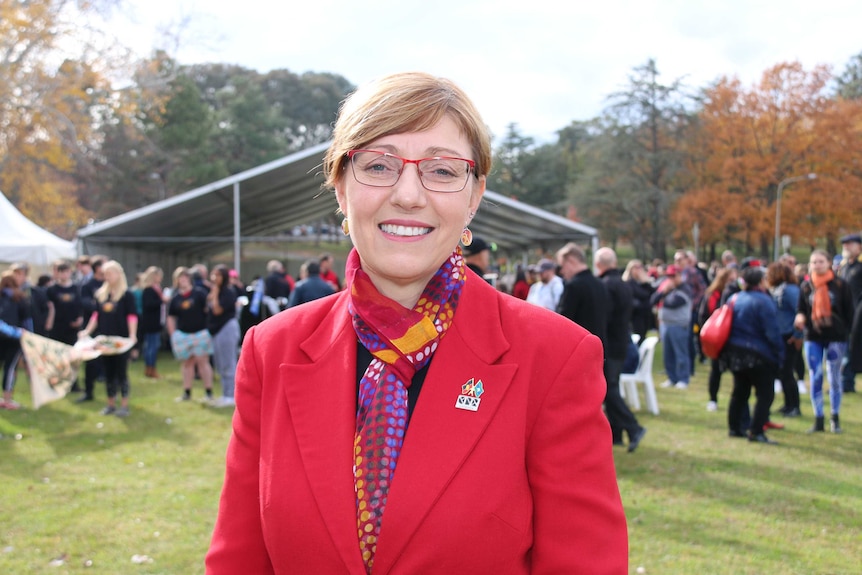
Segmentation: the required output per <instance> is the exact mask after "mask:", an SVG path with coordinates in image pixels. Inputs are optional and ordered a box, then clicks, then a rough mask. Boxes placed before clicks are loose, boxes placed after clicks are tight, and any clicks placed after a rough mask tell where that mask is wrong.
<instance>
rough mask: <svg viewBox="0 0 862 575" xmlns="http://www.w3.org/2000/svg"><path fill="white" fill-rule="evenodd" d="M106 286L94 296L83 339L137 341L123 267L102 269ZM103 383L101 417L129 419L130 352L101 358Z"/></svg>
mask: <svg viewBox="0 0 862 575" xmlns="http://www.w3.org/2000/svg"><path fill="white" fill-rule="evenodd" d="M102 271H103V272H104V274H105V282H104V283H103V284H102V286H101V287H100V288H99V289H97V290H96V293H95V294H94V297H95V300H96V306H97V307H96V311H94V312H93V315H91V316H90V321H89V322H88V323H87V327H85V328H84V330H83V332H82V335H87V336H89V335H93V334H98V335H109V336H110V335H112V336H118V337H127V338H131V339H132V340H133V341H136V340H137V333H138V313H137V306H136V305H135V296H134V295H133V294H132V292H130V291H129V284H128V282H127V280H126V273H125V272H124V271H123V266H121V265H120V264H119V262H116V261H114V260H110V261H107V262H105V263H104V264H103V265H102ZM102 361H103V364H104V369H105V382H106V383H107V387H108V405H107V406H106V407H105V408H104V409H103V410H102V414H104V415H111V414H113V415H116V416H117V417H126V416H128V415H129V374H128V367H129V352H128V351H127V352H125V353H121V354H117V355H103V356H102ZM117 392H119V393H120V396H121V403H120V407H119V409H118V408H117V404H116V397H117Z"/></svg>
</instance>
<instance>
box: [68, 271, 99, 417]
mask: <svg viewBox="0 0 862 575" xmlns="http://www.w3.org/2000/svg"><path fill="white" fill-rule="evenodd" d="M104 263H105V260H103V259H102V258H100V257H94V258H93V259H91V260H90V264H89V267H90V270H91V274H90V275H89V276H83V277H82V283H81V284H80V285H79V288H80V289H79V291H80V293H81V306H82V307H83V310H84V321H89V319H90V317H91V316H92V315H93V312H95V311H96V309H97V308H98V302H96V299H95V294H96V290H98V289H99V288H100V287H102V283H103V282H104V281H105V273H104V270H103V269H102V265H103V264H104ZM94 335H97V334H94ZM104 373H105V368H104V365H103V361H102V358H101V357H97V358H96V359H91V360H90V361H88V362H87V363H86V364H84V394H83V395H82V396H81V397H79V398H78V399H77V400H75V402H76V403H81V402H84V401H93V391H94V390H95V388H96V380H97V379H101V378H103V377H104ZM76 388H77V384H76V385H75V386H73V387H72V390H76Z"/></svg>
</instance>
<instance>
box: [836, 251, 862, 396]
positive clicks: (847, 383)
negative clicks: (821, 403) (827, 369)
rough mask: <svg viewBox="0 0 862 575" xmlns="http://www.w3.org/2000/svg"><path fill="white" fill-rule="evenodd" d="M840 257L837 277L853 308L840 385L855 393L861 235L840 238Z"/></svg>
mask: <svg viewBox="0 0 862 575" xmlns="http://www.w3.org/2000/svg"><path fill="white" fill-rule="evenodd" d="M841 256H842V257H841V263H839V264H838V277H840V278H841V279H843V280H844V281H846V282H847V285H849V286H850V293H851V294H852V295H853V304H854V306H855V307H854V310H855V311H854V314H853V326H852V327H851V328H850V341H849V344H850V345H848V346H847V358H846V361H845V362H844V363H843V365H842V367H841V385H842V387H843V388H844V393H855V392H856V381H855V376H856V373H857V372H860V371H862V235H860V234H848V235H846V236H844V237H843V238H841Z"/></svg>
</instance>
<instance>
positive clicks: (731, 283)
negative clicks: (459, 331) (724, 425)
mask: <svg viewBox="0 0 862 575" xmlns="http://www.w3.org/2000/svg"><path fill="white" fill-rule="evenodd" d="M840 241H841V246H842V254H841V255H840V256H838V257H835V258H831V257H830V256H829V254H828V253H826V252H825V251H823V250H814V251H813V252H812V253H811V255H810V259H809V262H808V264H807V265H806V264H800V263H798V262H797V261H796V259H795V257H794V256H792V255H791V254H784V255H782V256H781V257H780V258H779V259H778V261H775V262H772V263H769V264H768V266H767V265H765V263H764V262H761V260H759V259H756V258H753V257H746V258H744V259H742V260H741V261H738V260H737V258H736V257H735V255H734V254H733V252H731V251H730V250H726V251H725V252H724V253H722V255H721V259H720V261H716V262H713V263H712V264H711V265H709V266H706V265H702V264H700V263H699V262H698V260H697V256H696V255H695V254H694V253H693V252H691V251H686V250H677V251H676V252H675V253H674V256H673V262H672V263H667V264H666V263H665V262H663V261H661V260H654V261H653V262H651V263H650V264H649V265H646V264H644V262H642V261H641V260H638V259H632V260H630V261H629V262H628V263H627V265H626V266H625V269H624V271H623V272H622V273H621V274H620V273H619V270H617V269H616V266H617V264H616V254H615V253H614V251H613V250H611V249H610V248H600V249H599V250H597V251H596V253H595V254H594V255H593V263H592V267H593V269H594V270H595V271H596V272H597V273H598V274H599V278H598V279H601V281H600V282H599V281H594V280H596V278H594V277H593V269H590V266H589V263H588V261H587V258H586V257H585V255H584V252H583V250H582V249H581V248H579V247H578V246H576V245H574V244H570V245H567V246H565V247H564V248H562V249H561V250H560V251H559V252H558V253H557V259H556V261H553V260H551V259H547V258H546V259H540V260H539V261H538V262H537V263H535V264H532V265H528V266H518V269H517V270H516V272H515V275H514V280H513V281H511V282H510V283H511V286H512V287H511V288H510V289H508V288H506V287H502V288H501V289H505V290H506V291H508V292H509V293H510V294H511V295H513V296H515V297H519V298H521V299H524V300H526V301H527V302H530V303H533V304H535V305H538V306H541V307H544V308H547V309H549V310H552V311H556V312H558V313H560V314H562V315H564V316H566V317H569V318H570V319H572V320H573V321H575V322H577V323H579V324H580V325H581V326H583V327H586V328H587V329H588V330H589V331H591V332H592V333H594V334H595V335H597V336H599V338H600V339H601V340H602V342H603V343H604V345H605V377H606V381H607V383H608V394H607V397H606V400H605V411H606V414H607V416H608V419H609V421H610V422H611V427H612V430H613V431H614V443H615V444H617V445H619V444H621V443H622V438H621V434H620V430H621V429H622V430H625V431H627V433H628V436H629V438H630V440H629V450H630V451H633V450H634V448H636V447H637V445H638V443H639V441H640V439H641V438H642V437H643V434H644V433H645V429H644V428H642V427H641V426H640V425H639V424H638V423H637V420H636V419H635V418H634V416H633V415H630V413H631V412H630V411H628V409H627V408H626V407H625V404H624V402H622V401H621V399H620V398H619V393H618V385H617V384H618V382H619V372H618V368H619V361H620V360H621V359H623V360H624V359H625V357H626V356H625V353H624V350H623V346H624V345H625V344H626V343H627V342H628V338H631V339H632V340H633V341H635V342H642V341H643V340H644V338H645V337H646V334H647V332H648V331H650V330H657V331H658V334H659V337H660V340H661V341H662V343H663V351H664V353H663V361H664V365H663V367H664V372H665V374H666V376H667V377H666V379H665V380H664V381H663V382H662V383H661V384H660V386H661V387H665V388H671V387H672V388H676V389H687V388H688V386H689V383H690V380H691V376H693V375H694V373H695V369H696V366H697V365H699V364H706V363H708V368H709V374H708V387H707V394H708V397H707V403H706V409H707V411H710V412H716V411H718V410H719V403H718V402H719V390H720V387H721V378H722V374H724V373H727V372H730V373H731V375H732V376H733V388H732V391H731V395H730V398H729V401H728V407H727V410H728V429H729V431H728V432H729V435H730V436H731V437H742V438H749V439H750V440H751V441H754V442H760V443H774V441H773V440H772V439H771V438H769V437H768V436H767V435H766V431H767V430H769V429H781V428H783V427H784V426H783V424H781V423H779V422H775V421H772V420H771V419H770V414H772V413H775V414H777V415H780V416H782V417H789V418H792V417H800V416H802V414H803V407H802V405H801V403H800V390H807V389H808V387H809V386H810V393H811V406H812V411H813V415H814V424H813V426H812V428H811V432H812V433H814V432H820V431H825V430H826V421H827V417H826V413H825V407H824V391H823V385H824V375H825V379H826V381H827V382H828V385H829V392H828V396H829V401H830V405H829V410H830V413H829V418H828V420H829V429H830V430H831V431H832V432H834V433H840V432H841V423H840V407H841V397H842V395H843V394H845V393H854V392H855V391H856V385H855V374H856V373H859V372H862V236H860V235H859V234H848V235H846V236H844V237H842V238H841V240H840ZM481 245H486V244H485V242H484V241H483V242H481ZM621 284H624V286H625V287H624V288H622V287H621ZM600 288H604V289H600ZM731 300H732V301H733V305H734V308H733V331H732V332H731V335H730V339H729V341H728V343H727V345H726V346H725V348H724V349H723V351H722V354H721V356H720V357H718V358H715V359H710V358H708V357H706V356H705V355H704V354H703V353H702V351H701V350H700V346H699V338H698V333H699V330H700V327H701V326H703V324H704V323H705V322H706V320H707V319H708V318H709V317H710V316H711V315H712V314H713V313H715V312H716V310H718V309H719V308H720V307H721V306H722V305H725V304H727V303H728V302H729V301H731ZM627 353H628V358H629V359H630V360H632V359H634V361H635V363H630V364H629V366H628V369H629V370H633V369H634V368H635V367H636V365H637V364H636V348H635V349H633V348H629V349H628V350H627ZM806 369H807V371H808V384H809V386H807V385H806V381H805V373H806ZM779 384H780V385H779ZM776 388H780V389H781V391H782V393H783V402H782V405H781V406H780V407H777V408H776V409H773V401H774V400H775V397H774V395H775V393H774V392H775V389H776ZM752 391H753V392H754V393H755V396H756V401H755V406H754V409H753V411H752V410H751V409H750V408H749V399H750V397H751V393H752Z"/></svg>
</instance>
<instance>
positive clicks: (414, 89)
mask: <svg viewBox="0 0 862 575" xmlns="http://www.w3.org/2000/svg"><path fill="white" fill-rule="evenodd" d="M444 117H449V118H451V119H452V120H453V121H454V122H455V124H456V125H457V126H458V128H459V129H460V130H461V132H462V134H463V135H464V137H466V138H467V140H468V141H469V142H470V146H471V148H472V154H473V157H472V158H469V159H472V160H473V161H474V162H476V168H475V171H474V175H475V176H476V177H477V178H479V177H481V176H487V175H488V173H489V172H490V171H491V138H490V135H489V133H488V128H487V127H486V126H485V123H484V122H483V121H482V117H481V116H480V115H479V112H478V110H476V107H475V106H474V105H473V102H472V101H470V98H468V97H467V94H466V93H464V91H463V90H461V88H459V87H458V86H456V85H455V84H454V83H453V82H451V81H450V80H446V79H444V78H437V77H436V76H432V75H430V74H426V73H423V72H405V73H400V74H392V75H389V76H385V77H383V78H380V79H378V80H376V81H373V82H371V83H369V84H367V85H365V86H363V87H361V88H359V89H358V90H356V91H355V92H353V93H352V94H351V95H350V96H349V97H348V98H347V99H346V100H345V101H344V102H343V103H342V105H341V109H340V111H339V113H338V119H337V120H336V122H335V129H334V130H333V132H332V145H331V146H329V150H327V152H326V156H325V158H324V160H323V173H324V176H325V177H326V182H325V185H327V186H329V187H331V188H334V187H335V184H336V182H338V181H339V180H340V179H341V177H342V173H343V170H344V167H345V165H346V161H347V152H349V151H350V150H356V149H361V148H363V147H365V146H367V145H368V144H370V143H371V142H373V141H374V140H377V139H378V138H382V137H383V136H387V135H390V134H403V133H407V132H421V131H422V130H427V129H428V128H431V127H433V126H435V125H436V124H437V123H438V122H439V121H440V120H442V119H443V118H444Z"/></svg>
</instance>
